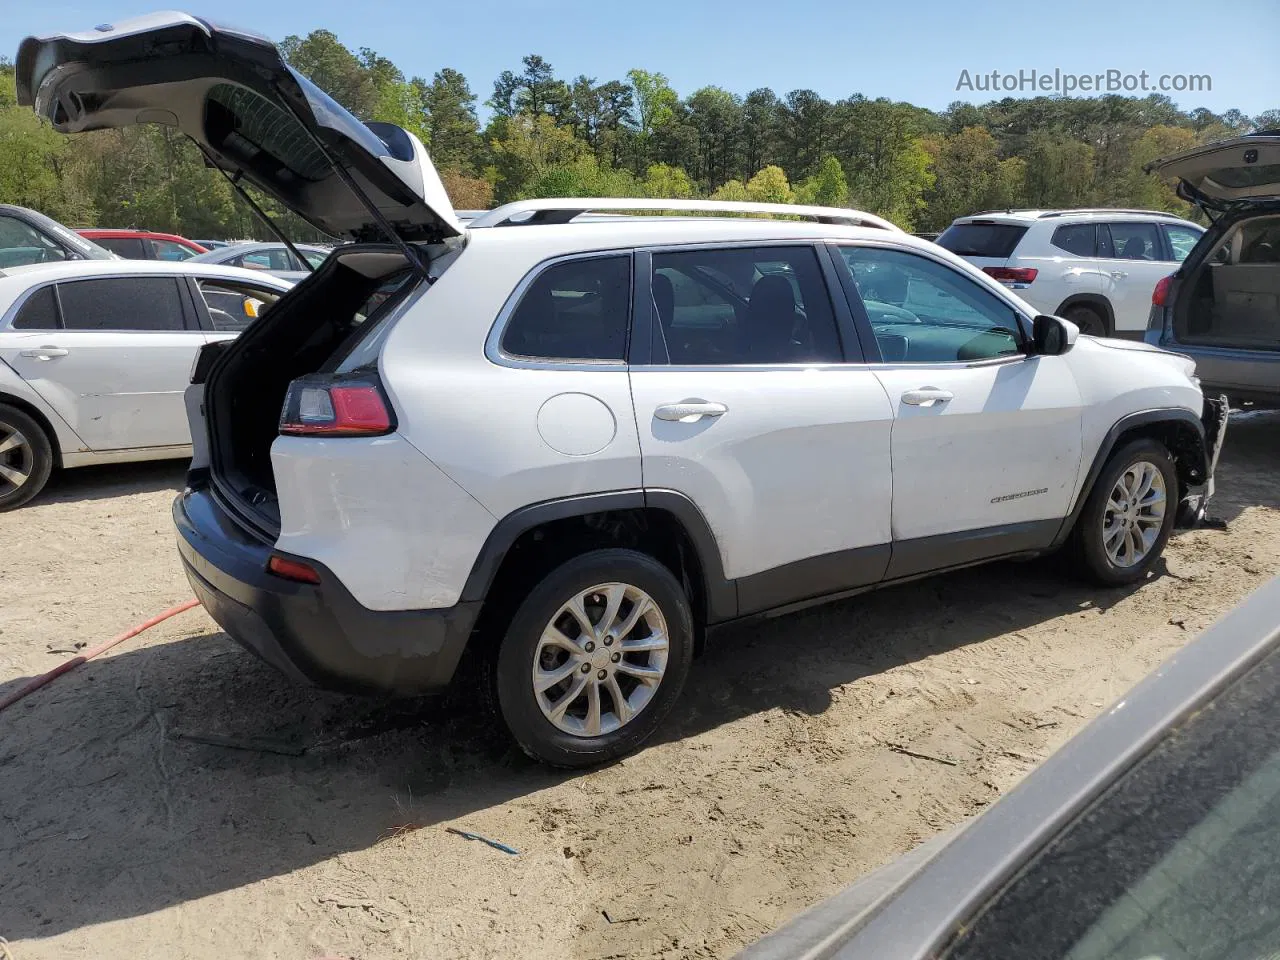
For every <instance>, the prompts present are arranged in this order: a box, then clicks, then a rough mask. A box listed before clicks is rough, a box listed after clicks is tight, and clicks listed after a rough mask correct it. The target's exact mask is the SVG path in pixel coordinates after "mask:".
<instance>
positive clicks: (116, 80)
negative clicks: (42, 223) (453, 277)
mask: <svg viewBox="0 0 1280 960" xmlns="http://www.w3.org/2000/svg"><path fill="white" fill-rule="evenodd" d="M15 66H16V72H17V92H18V103H19V104H21V105H23V106H30V107H34V109H35V112H36V113H37V114H39V115H40V116H42V117H45V118H46V119H48V120H49V121H51V122H52V123H53V125H54V128H55V129H57V130H59V131H60V132H63V133H77V132H79V131H82V130H101V129H106V128H114V127H126V126H131V125H133V124H139V123H160V124H165V125H168V126H173V127H177V128H178V129H179V130H181V131H182V132H183V133H185V134H186V135H187V136H189V137H190V138H191V139H192V140H194V141H195V143H196V144H197V145H198V146H199V147H200V148H201V149H202V150H204V151H205V154H206V156H208V157H209V158H211V159H212V161H213V162H214V163H216V164H217V165H218V166H220V167H222V168H223V169H224V170H226V171H228V172H230V173H233V174H238V173H243V175H244V177H245V179H247V180H248V181H250V182H251V183H253V184H254V185H255V186H257V187H259V188H260V189H262V190H263V191H265V192H266V193H268V194H270V195H271V196H272V197H274V198H275V199H277V200H279V201H280V202H281V203H282V204H284V205H285V206H286V207H288V208H289V209H290V210H292V211H294V212H295V213H297V214H298V215H299V216H301V217H303V218H304V219H306V220H307V221H309V222H310V223H312V224H314V225H315V226H316V227H318V228H320V229H321V230H323V231H324V232H325V233H328V234H330V235H331V236H336V237H346V238H350V239H360V240H379V239H386V238H385V237H384V236H383V235H382V233H381V231H380V230H379V228H378V226H377V217H376V216H375V215H373V213H372V211H371V210H370V209H369V207H368V206H366V205H365V204H364V203H363V202H362V201H361V200H360V199H359V198H357V196H356V195H355V194H354V193H353V191H352V190H351V189H350V188H349V186H348V185H347V184H346V183H344V182H343V180H344V177H346V176H349V177H351V178H352V179H353V180H354V181H355V183H357V184H358V185H359V186H360V188H361V189H363V191H364V193H365V194H366V195H367V197H368V198H369V200H370V202H371V204H372V205H373V207H374V208H376V209H377V211H379V212H380V213H381V215H382V216H383V217H384V218H385V219H386V220H387V221H389V222H390V224H391V225H392V227H393V229H394V230H395V231H396V233H397V234H398V235H399V236H400V237H401V238H402V239H403V240H406V241H415V240H419V241H428V242H437V241H440V240H443V239H446V238H448V237H453V236H457V235H459V234H460V233H461V232H462V227H461V225H460V224H459V223H458V222H457V220H456V219H455V218H454V216H453V207H452V205H451V204H450V203H449V198H448V195H447V194H446V193H445V190H444V186H443V185H442V184H441V182H440V177H439V175H438V174H437V173H436V170H435V167H434V166H433V165H432V163H431V160H430V158H429V157H428V156H427V154H426V151H425V150H424V149H423V147H422V144H421V143H420V142H419V141H418V139H417V138H416V137H414V136H413V135H412V134H410V133H408V132H407V131H405V130H402V129H401V128H400V127H397V126H395V125H393V124H389V123H368V124H365V123H361V122H360V121H359V120H357V119H356V118H355V117H353V116H352V115H351V114H350V113H348V112H347V111H346V110H345V109H343V108H342V107H341V106H340V105H339V104H337V103H336V102H335V101H334V100H333V99H332V98H330V97H329V95H328V94H326V93H325V92H324V91H323V90H321V89H320V88H319V87H317V86H316V85H315V84H313V83H312V82H311V81H310V80H308V79H307V78H306V77H304V76H302V75H301V74H299V73H298V72H297V71H295V70H294V69H293V68H291V67H290V66H289V65H288V64H286V63H285V62H284V59H283V57H281V55H280V51H279V50H278V49H277V48H276V46H275V44H273V43H272V42H271V41H270V40H267V39H265V38H263V37H259V36H255V35H254V34H250V33H246V32H243V31H240V30H233V29H229V28H224V27H219V26H216V25H214V24H212V23H210V22H209V21H207V20H202V19H199V18H196V17H193V16H189V15H187V14H184V13H171V12H165V13H154V14H150V15H148V16H144V17H138V18H136V19H133V20H123V21H121V22H120V23H118V24H114V25H112V24H104V25H102V26H99V27H95V28H94V29H92V30H88V31H85V32H83V33H64V34H54V35H52V36H47V37H28V38H27V39H25V40H23V41H22V44H21V46H20V47H19V48H18V57H17V62H16V64H15Z"/></svg>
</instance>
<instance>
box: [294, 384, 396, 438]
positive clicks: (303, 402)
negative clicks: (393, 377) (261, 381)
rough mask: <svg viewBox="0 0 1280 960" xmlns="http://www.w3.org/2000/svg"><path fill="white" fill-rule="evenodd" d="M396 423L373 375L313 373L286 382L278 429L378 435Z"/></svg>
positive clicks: (309, 433)
mask: <svg viewBox="0 0 1280 960" xmlns="http://www.w3.org/2000/svg"><path fill="white" fill-rule="evenodd" d="M394 427H395V421H394V419H393V418H392V416H391V404H390V403H388V402H387V398H386V396H385V395H384V394H383V392H382V386H381V385H380V384H379V383H378V380H377V377H376V376H369V375H367V374H365V375H360V376H357V377H350V376H346V377H341V376H340V377H334V376H332V375H330V374H316V375H313V376H309V377H300V378H299V379H297V380H295V381H293V383H291V384H289V392H288V393H286V394H285V398H284V410H283V411H282V412H281V414H280V432H281V433H282V434H284V435H285V436H291V437H315V436H322V437H324V436H327V437H378V436H381V435H383V434H384V433H390V432H391V431H392V430H393V429H394Z"/></svg>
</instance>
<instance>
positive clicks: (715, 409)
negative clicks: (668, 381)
mask: <svg viewBox="0 0 1280 960" xmlns="http://www.w3.org/2000/svg"><path fill="white" fill-rule="evenodd" d="M728 412H729V408H728V407H726V406H725V405H724V404H723V403H712V402H710V401H707V400H697V399H692V400H681V401H680V402H679V403H664V404H662V405H661V406H660V407H658V409H656V410H654V411H653V415H654V416H655V417H657V418H658V419H659V420H675V421H677V422H679V423H697V422H698V421H699V420H701V419H702V418H703V417H719V416H721V415H723V414H726V413H728Z"/></svg>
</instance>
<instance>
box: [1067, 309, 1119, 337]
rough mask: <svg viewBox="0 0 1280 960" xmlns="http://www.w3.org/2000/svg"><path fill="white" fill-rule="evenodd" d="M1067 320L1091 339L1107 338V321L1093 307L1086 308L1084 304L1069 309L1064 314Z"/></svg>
mask: <svg viewBox="0 0 1280 960" xmlns="http://www.w3.org/2000/svg"><path fill="white" fill-rule="evenodd" d="M1062 315H1063V316H1064V317H1065V318H1066V319H1068V320H1070V321H1071V322H1072V323H1074V324H1075V325H1076V326H1077V327H1079V328H1080V332H1081V333H1087V334H1089V335H1090V336H1091V337H1105V336H1107V335H1108V334H1107V321H1106V319H1105V318H1104V317H1103V316H1102V314H1101V313H1099V312H1098V311H1097V310H1095V309H1094V308H1093V307H1086V306H1085V305H1084V304H1082V303H1077V304H1075V305H1074V306H1070V307H1067V309H1066V310H1064V311H1063V314H1062Z"/></svg>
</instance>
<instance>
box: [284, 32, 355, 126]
mask: <svg viewBox="0 0 1280 960" xmlns="http://www.w3.org/2000/svg"><path fill="white" fill-rule="evenodd" d="M280 52H281V54H283V55H284V58H285V60H287V61H288V63H289V65H290V66H292V67H293V68H294V69H295V70H297V71H298V72H299V73H302V74H303V75H304V76H306V77H307V79H309V80H310V81H311V82H312V83H314V84H315V85H316V86H318V87H319V88H320V89H321V90H323V91H324V92H325V93H327V94H329V96H331V97H333V99H335V100H337V101H338V102H339V103H340V104H342V105H343V106H344V107H346V108H347V109H348V110H350V111H351V112H352V113H354V114H355V115H356V116H357V117H360V118H362V119H367V118H370V117H372V116H373V114H374V112H375V111H376V110H377V109H378V89H377V86H376V85H375V84H374V81H373V77H372V75H371V74H370V72H369V70H368V69H367V68H366V67H365V65H364V64H363V63H361V62H360V59H359V58H358V57H357V56H356V55H355V54H354V53H352V52H351V51H350V50H348V49H347V48H346V47H344V46H343V45H342V44H341V43H340V42H339V41H338V38H337V37H336V36H335V35H334V34H332V33H330V32H329V31H328V30H312V31H311V32H310V33H309V34H307V35H306V37H298V36H296V35H291V36H288V37H285V38H284V40H282V41H281V42H280Z"/></svg>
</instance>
